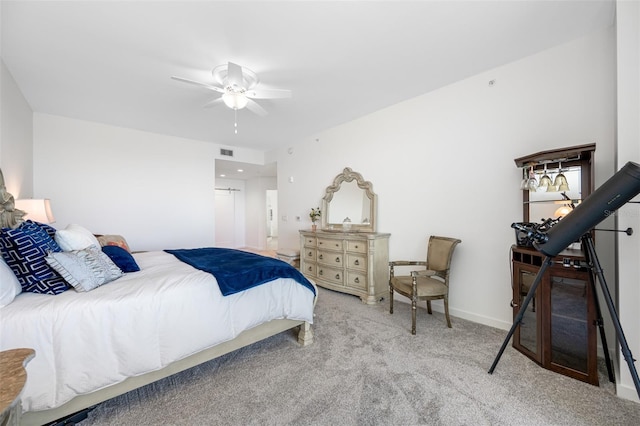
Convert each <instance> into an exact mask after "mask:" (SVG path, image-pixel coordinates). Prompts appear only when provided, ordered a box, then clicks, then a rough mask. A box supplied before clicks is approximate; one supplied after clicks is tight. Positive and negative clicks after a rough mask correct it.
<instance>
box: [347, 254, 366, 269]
mask: <svg viewBox="0 0 640 426" xmlns="http://www.w3.org/2000/svg"><path fill="white" fill-rule="evenodd" d="M347 268H352V269H359V270H361V271H366V270H367V256H365V255H360V254H351V253H347Z"/></svg>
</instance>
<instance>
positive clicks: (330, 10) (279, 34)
mask: <svg viewBox="0 0 640 426" xmlns="http://www.w3.org/2000/svg"><path fill="white" fill-rule="evenodd" d="M614 13H615V2H614V0H605V1H596V0H587V1H552V0H547V1H540V0H539V1H493V2H491V1H466V2H464V1H409V2H402V1H374V2H364V1H353V2H346V1H315V2H314V1H296V2H294V1H285V2H274V1H257V2H248V1H237V0H236V1H228V2H217V1H191V2H187V1H163V2H152V1H144V0H140V1H120V2H112V1H90V0H85V1H69V2H58V1H38V2H36V1H27V0H20V1H7V0H3V1H2V51H1V53H2V58H3V60H4V62H5V64H6V66H7V68H8V69H9V70H10V72H11V74H12V75H13V77H14V79H15V80H16V81H17V83H18V85H19V87H20V89H21V90H22V92H23V94H24V96H25V97H26V99H27V101H28V102H29V104H30V105H31V107H32V109H33V110H34V111H36V112H41V113H49V114H56V115H62V116H68V117H74V118H79V119H83V120H90V121H95V122H101V123H107V124H111V125H116V126H122V127H128V128H134V129H140V130H145V131H150V132H156V133H162V134H168V135H174V136H179V137H185V138H191V139H198V140H205V141H212V142H216V143H220V144H225V145H230V146H234V147H247V148H254V149H259V150H265V151H266V150H270V149H273V148H276V147H282V146H287V145H288V144H291V143H293V142H295V141H299V140H301V138H305V137H309V136H312V135H313V134H315V133H317V132H320V131H322V130H325V129H327V128H330V127H333V126H336V125H339V124H341V123H344V122H348V121H350V120H353V119H355V118H357V117H360V116H363V115H365V114H368V113H370V112H373V111H376V110H379V109H381V108H384V107H387V106H389V105H392V104H395V103H398V102H400V101H403V100H406V99H409V98H412V97H415V96H418V95H421V94H424V93H426V92H429V91H431V90H434V89H437V88H438V87H441V86H443V85H447V84H450V83H452V82H455V81H458V80H460V79H463V78H466V77H469V76H472V75H475V74H478V73H479V72H482V71H485V70H488V69H491V68H494V67H496V66H499V65H502V64H505V63H508V62H511V61H514V60H517V59H519V58H522V57H525V56H527V55H530V54H533V53H535V52H538V51H541V50H544V49H547V48H549V47H552V46H554V45H558V44H561V43H565V42H568V41H570V40H572V39H575V38H578V37H580V36H582V35H584V34H587V33H589V32H592V31H594V30H597V29H599V28H604V27H606V26H609V25H612V24H613V21H614ZM228 61H231V62H235V63H238V64H240V65H242V66H244V67H248V68H250V69H252V70H253V71H255V72H256V73H257V74H258V76H259V78H260V80H261V83H260V85H259V86H258V88H260V87H262V88H283V89H291V90H292V91H293V97H292V98H291V99H279V100H265V101H259V102H260V104H261V105H262V106H263V107H264V108H265V109H266V110H267V111H268V112H269V115H267V116H265V117H259V116H256V115H254V114H252V113H251V112H249V111H248V110H246V109H245V110H240V111H239V112H238V116H237V122H238V127H239V132H238V134H237V135H236V134H234V131H233V130H234V127H233V123H234V113H233V111H232V110H230V109H228V108H226V107H224V106H222V105H218V106H216V107H213V108H203V107H202V106H203V105H204V104H205V103H206V102H207V101H209V100H211V99H213V98H214V97H216V96H218V94H216V93H215V92H213V91H209V90H207V89H205V88H200V87H197V86H192V85H188V84H185V83H181V82H177V81H174V80H172V79H171V78H170V77H171V76H174V75H176V76H181V77H185V78H189V79H193V80H198V81H202V82H208V83H214V80H213V77H212V75H211V70H212V68H214V67H215V66H217V65H220V64H225V63H227V62H228Z"/></svg>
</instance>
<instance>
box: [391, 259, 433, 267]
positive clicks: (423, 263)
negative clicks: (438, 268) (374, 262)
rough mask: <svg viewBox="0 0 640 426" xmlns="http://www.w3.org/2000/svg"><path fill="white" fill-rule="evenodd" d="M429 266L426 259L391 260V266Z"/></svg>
mask: <svg viewBox="0 0 640 426" xmlns="http://www.w3.org/2000/svg"><path fill="white" fill-rule="evenodd" d="M414 265H417V266H427V262H426V261H424V260H394V261H391V262H389V266H414Z"/></svg>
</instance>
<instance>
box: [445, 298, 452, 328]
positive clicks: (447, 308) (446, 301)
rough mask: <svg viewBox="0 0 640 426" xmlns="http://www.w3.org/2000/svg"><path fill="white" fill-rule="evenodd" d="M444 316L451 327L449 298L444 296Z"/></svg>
mask: <svg viewBox="0 0 640 426" xmlns="http://www.w3.org/2000/svg"><path fill="white" fill-rule="evenodd" d="M444 317H445V318H446V319H447V327H449V328H451V319H450V318H449V298H448V297H447V296H445V297H444Z"/></svg>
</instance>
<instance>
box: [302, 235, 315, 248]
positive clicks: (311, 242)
mask: <svg viewBox="0 0 640 426" xmlns="http://www.w3.org/2000/svg"><path fill="white" fill-rule="evenodd" d="M317 240H318V239H317V238H316V237H305V238H304V246H305V247H315V246H316V242H317Z"/></svg>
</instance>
